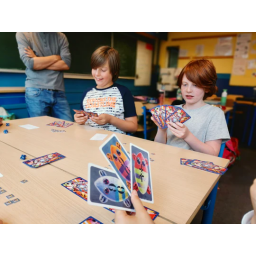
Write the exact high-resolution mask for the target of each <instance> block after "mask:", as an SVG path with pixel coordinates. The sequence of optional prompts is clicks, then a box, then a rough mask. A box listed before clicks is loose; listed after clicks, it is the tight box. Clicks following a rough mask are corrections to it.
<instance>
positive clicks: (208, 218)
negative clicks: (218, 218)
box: [201, 182, 219, 224]
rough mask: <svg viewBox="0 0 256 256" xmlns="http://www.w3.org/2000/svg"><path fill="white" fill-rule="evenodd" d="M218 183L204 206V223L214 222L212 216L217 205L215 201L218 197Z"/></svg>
mask: <svg viewBox="0 0 256 256" xmlns="http://www.w3.org/2000/svg"><path fill="white" fill-rule="evenodd" d="M218 184H219V182H217V183H216V185H215V187H214V188H213V190H212V192H211V193H210V195H209V196H208V197H207V199H206V201H205V203H204V206H203V210H204V212H203V218H202V222H201V223H202V224H212V217H213V211H214V206H215V201H216V197H217V191H218Z"/></svg>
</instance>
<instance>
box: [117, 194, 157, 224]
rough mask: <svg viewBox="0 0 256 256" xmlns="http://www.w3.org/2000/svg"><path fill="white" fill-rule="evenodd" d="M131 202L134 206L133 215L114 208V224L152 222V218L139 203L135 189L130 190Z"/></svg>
mask: <svg viewBox="0 0 256 256" xmlns="http://www.w3.org/2000/svg"><path fill="white" fill-rule="evenodd" d="M131 199H132V204H133V206H134V208H135V211H136V213H135V215H134V214H132V215H128V214H127V213H126V211H121V210H116V213H115V223H116V224H154V222H153V220H152V219H151V218H150V216H149V215H148V213H147V211H146V209H145V208H144V206H143V205H142V203H141V200H140V198H139V197H138V194H137V192H136V190H133V191H132V196H131Z"/></svg>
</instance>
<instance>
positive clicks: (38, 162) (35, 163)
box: [23, 152, 65, 168]
mask: <svg viewBox="0 0 256 256" xmlns="http://www.w3.org/2000/svg"><path fill="white" fill-rule="evenodd" d="M63 158H65V156H63V155H61V154H60V153H57V152H55V153H51V154H48V155H45V156H40V157H37V158H34V159H30V160H27V161H24V162H23V163H24V164H25V165H27V166H29V167H31V168H38V167H41V166H43V165H46V164H50V163H53V162H55V161H57V160H60V159H63Z"/></svg>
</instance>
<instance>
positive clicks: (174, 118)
mask: <svg viewBox="0 0 256 256" xmlns="http://www.w3.org/2000/svg"><path fill="white" fill-rule="evenodd" d="M150 112H151V114H152V116H153V117H154V119H155V121H156V122H157V123H158V124H159V126H160V127H161V128H162V129H165V128H167V127H168V126H167V124H169V123H170V121H171V122H173V123H176V122H180V123H184V122H186V121H188V120H189V119H190V118H191V117H190V116H189V115H188V114H187V113H186V112H185V111H184V110H183V109H182V108H180V107H176V106H171V105H163V106H156V107H154V108H152V109H150Z"/></svg>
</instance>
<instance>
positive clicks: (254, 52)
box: [250, 40, 256, 54]
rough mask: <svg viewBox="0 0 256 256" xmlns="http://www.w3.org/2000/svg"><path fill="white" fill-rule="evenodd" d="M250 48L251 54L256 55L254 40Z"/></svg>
mask: <svg viewBox="0 0 256 256" xmlns="http://www.w3.org/2000/svg"><path fill="white" fill-rule="evenodd" d="M250 48H251V54H256V40H252V42H251V47H250Z"/></svg>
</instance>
